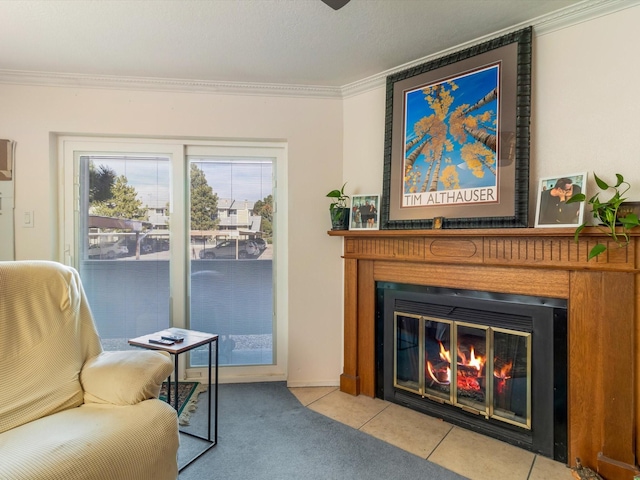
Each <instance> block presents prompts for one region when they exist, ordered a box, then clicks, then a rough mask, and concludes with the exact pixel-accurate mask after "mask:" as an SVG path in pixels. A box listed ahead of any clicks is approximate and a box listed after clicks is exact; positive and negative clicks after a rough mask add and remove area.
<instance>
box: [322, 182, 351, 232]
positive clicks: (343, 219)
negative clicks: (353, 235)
mask: <svg viewBox="0 0 640 480" xmlns="http://www.w3.org/2000/svg"><path fill="white" fill-rule="evenodd" d="M345 185H346V183H345V184H344V185H342V188H341V189H340V190H331V191H330V192H329V193H327V197H329V198H331V199H332V202H331V205H329V213H330V215H331V230H349V207H348V206H347V200H349V196H348V195H345V194H344V186H345Z"/></svg>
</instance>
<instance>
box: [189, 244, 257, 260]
mask: <svg viewBox="0 0 640 480" xmlns="http://www.w3.org/2000/svg"><path fill="white" fill-rule="evenodd" d="M236 241H237V240H235V239H234V240H224V241H223V242H221V243H219V244H218V245H216V246H215V247H209V248H204V249H202V250H200V253H199V255H200V258H201V259H214V258H256V257H258V256H259V255H260V253H261V252H262V250H261V249H260V247H259V245H258V244H257V243H256V242H255V240H253V239H252V240H240V241H239V243H238V245H237V248H236ZM236 251H237V255H238V256H237V257H236Z"/></svg>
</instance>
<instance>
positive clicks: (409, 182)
mask: <svg viewBox="0 0 640 480" xmlns="http://www.w3.org/2000/svg"><path fill="white" fill-rule="evenodd" d="M531 36H532V30H531V27H529V28H526V29H523V30H519V31H517V32H513V33H510V34H508V35H505V36H502V37H499V38H496V39H494V40H490V41H487V42H484V43H481V44H479V45H476V46H474V47H471V48H467V49H466V50H462V51H460V52H456V53H453V54H450V55H447V56H445V57H442V58H439V59H435V60H432V61H430V62H428V63H425V64H423V65H418V66H416V67H412V68H409V69H407V70H404V71H401V72H398V73H395V74H392V75H390V76H388V77H387V97H386V129H385V159H384V177H383V190H382V202H381V209H380V210H381V228H383V229H424V228H433V223H434V218H438V217H441V221H442V228H504V227H527V226H528V197H529V117H530V105H531Z"/></svg>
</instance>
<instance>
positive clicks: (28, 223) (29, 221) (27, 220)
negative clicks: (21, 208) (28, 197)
mask: <svg viewBox="0 0 640 480" xmlns="http://www.w3.org/2000/svg"><path fill="white" fill-rule="evenodd" d="M22 227H23V228H33V210H31V211H30V212H24V214H23V216H22Z"/></svg>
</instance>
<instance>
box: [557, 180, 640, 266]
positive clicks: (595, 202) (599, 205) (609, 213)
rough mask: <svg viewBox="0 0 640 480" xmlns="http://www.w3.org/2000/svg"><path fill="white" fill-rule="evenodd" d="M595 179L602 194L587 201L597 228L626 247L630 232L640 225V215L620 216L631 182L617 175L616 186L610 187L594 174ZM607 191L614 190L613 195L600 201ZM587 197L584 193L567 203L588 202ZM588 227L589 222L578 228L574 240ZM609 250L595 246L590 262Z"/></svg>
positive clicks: (599, 245) (629, 239) (599, 244)
mask: <svg viewBox="0 0 640 480" xmlns="http://www.w3.org/2000/svg"><path fill="white" fill-rule="evenodd" d="M593 178H594V179H595V181H596V184H597V185H598V188H600V190H602V191H601V192H598V193H596V194H595V195H594V196H593V197H591V198H590V199H589V200H587V203H588V204H589V205H591V214H592V216H593V218H595V219H596V220H597V221H598V222H599V223H598V224H596V225H595V226H596V227H597V228H598V229H599V230H600V231H602V232H603V233H605V234H606V235H608V236H609V237H611V238H612V239H613V241H614V242H616V244H617V245H618V246H619V247H626V246H627V245H629V242H630V241H631V237H630V236H629V232H630V231H631V229H633V228H635V227H637V226H639V225H640V220H639V219H638V215H636V214H635V213H633V212H629V213H627V214H626V215H620V206H621V205H622V204H623V202H624V201H625V200H626V198H624V197H623V195H624V194H625V193H627V191H628V190H629V189H630V188H631V185H630V184H629V182H626V181H625V180H624V177H623V176H622V175H621V174H619V173H616V184H615V185H609V184H608V183H607V182H605V181H604V180H602V179H601V178H600V177H598V176H597V175H596V174H595V173H594V174H593ZM607 190H612V191H613V195H612V196H611V198H609V199H608V200H604V201H602V200H600V194H601V193H603V192H606V191H607ZM586 198H587V197H586V196H585V194H584V193H578V194H576V195H574V196H573V197H571V198H570V199H569V200H567V203H573V202H584V201H585V200H586ZM586 226H587V222H584V223H583V224H582V225H580V226H578V228H576V232H575V234H574V239H575V241H576V242H577V241H578V238H579V236H580V233H581V232H582V230H583V229H584V227H586ZM605 250H607V246H606V245H603V244H602V243H598V244H597V245H595V246H594V247H593V248H592V249H591V251H590V252H589V260H591V259H592V258H593V257H597V256H598V255H600V254H601V253H603V252H604V251H605Z"/></svg>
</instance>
